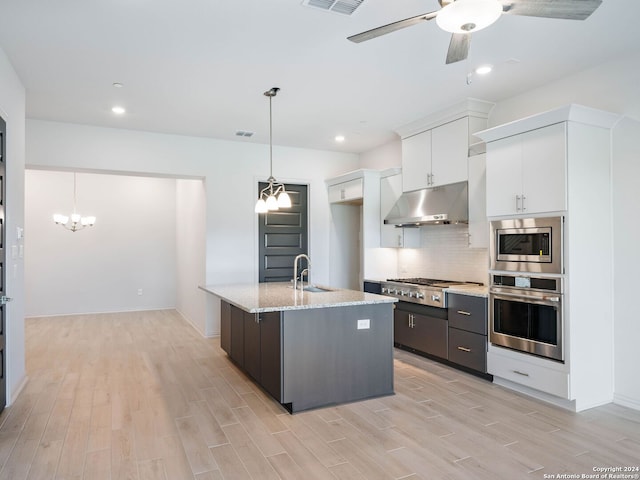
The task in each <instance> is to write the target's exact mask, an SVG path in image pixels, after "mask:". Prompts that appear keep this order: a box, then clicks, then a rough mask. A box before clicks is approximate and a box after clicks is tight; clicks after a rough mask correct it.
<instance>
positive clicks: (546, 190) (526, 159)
mask: <svg viewBox="0 0 640 480" xmlns="http://www.w3.org/2000/svg"><path fill="white" fill-rule="evenodd" d="M566 144H567V142H566V123H564V122H563V123H556V124H554V125H549V126H548V127H544V128H539V129H537V130H532V131H530V132H526V133H524V134H522V185H523V187H522V195H523V201H522V212H521V213H546V212H556V211H563V210H566V209H567V167H566V165H567V162H566V158H567V157H566V154H567V152H566Z"/></svg>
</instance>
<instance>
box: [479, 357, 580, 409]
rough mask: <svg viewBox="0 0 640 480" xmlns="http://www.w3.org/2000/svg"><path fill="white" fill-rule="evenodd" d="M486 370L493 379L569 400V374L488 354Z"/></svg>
mask: <svg viewBox="0 0 640 480" xmlns="http://www.w3.org/2000/svg"><path fill="white" fill-rule="evenodd" d="M487 370H488V371H489V373H490V374H492V375H493V376H495V377H500V378H504V379H505V380H510V381H512V382H515V383H519V384H521V385H525V386H527V387H530V388H534V389H536V390H540V391H541V392H546V393H550V394H551V395H556V396H558V397H562V398H569V374H568V373H565V372H561V371H558V370H553V369H551V368H546V367H543V366H540V365H533V364H531V363H528V362H525V361H520V360H516V359H513V358H508V357H506V356H502V355H497V354H494V353H491V352H490V353H489V355H488V358H487Z"/></svg>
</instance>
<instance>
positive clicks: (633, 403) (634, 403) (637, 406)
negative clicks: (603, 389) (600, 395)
mask: <svg viewBox="0 0 640 480" xmlns="http://www.w3.org/2000/svg"><path fill="white" fill-rule="evenodd" d="M613 403H615V404H616V405H622V406H623V407H628V408H632V409H634V410H640V399H638V398H633V397H628V396H626V395H620V394H619V393H614V394H613Z"/></svg>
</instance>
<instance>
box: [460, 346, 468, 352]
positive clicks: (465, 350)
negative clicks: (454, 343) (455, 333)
mask: <svg viewBox="0 0 640 480" xmlns="http://www.w3.org/2000/svg"><path fill="white" fill-rule="evenodd" d="M458 350H462V351H463V352H470V351H471V349H470V348H467V347H458Z"/></svg>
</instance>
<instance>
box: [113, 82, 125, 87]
mask: <svg viewBox="0 0 640 480" xmlns="http://www.w3.org/2000/svg"><path fill="white" fill-rule="evenodd" d="M112 85H113V86H114V87H115V88H122V87H124V85H122V84H121V83H120V82H113V83H112Z"/></svg>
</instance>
